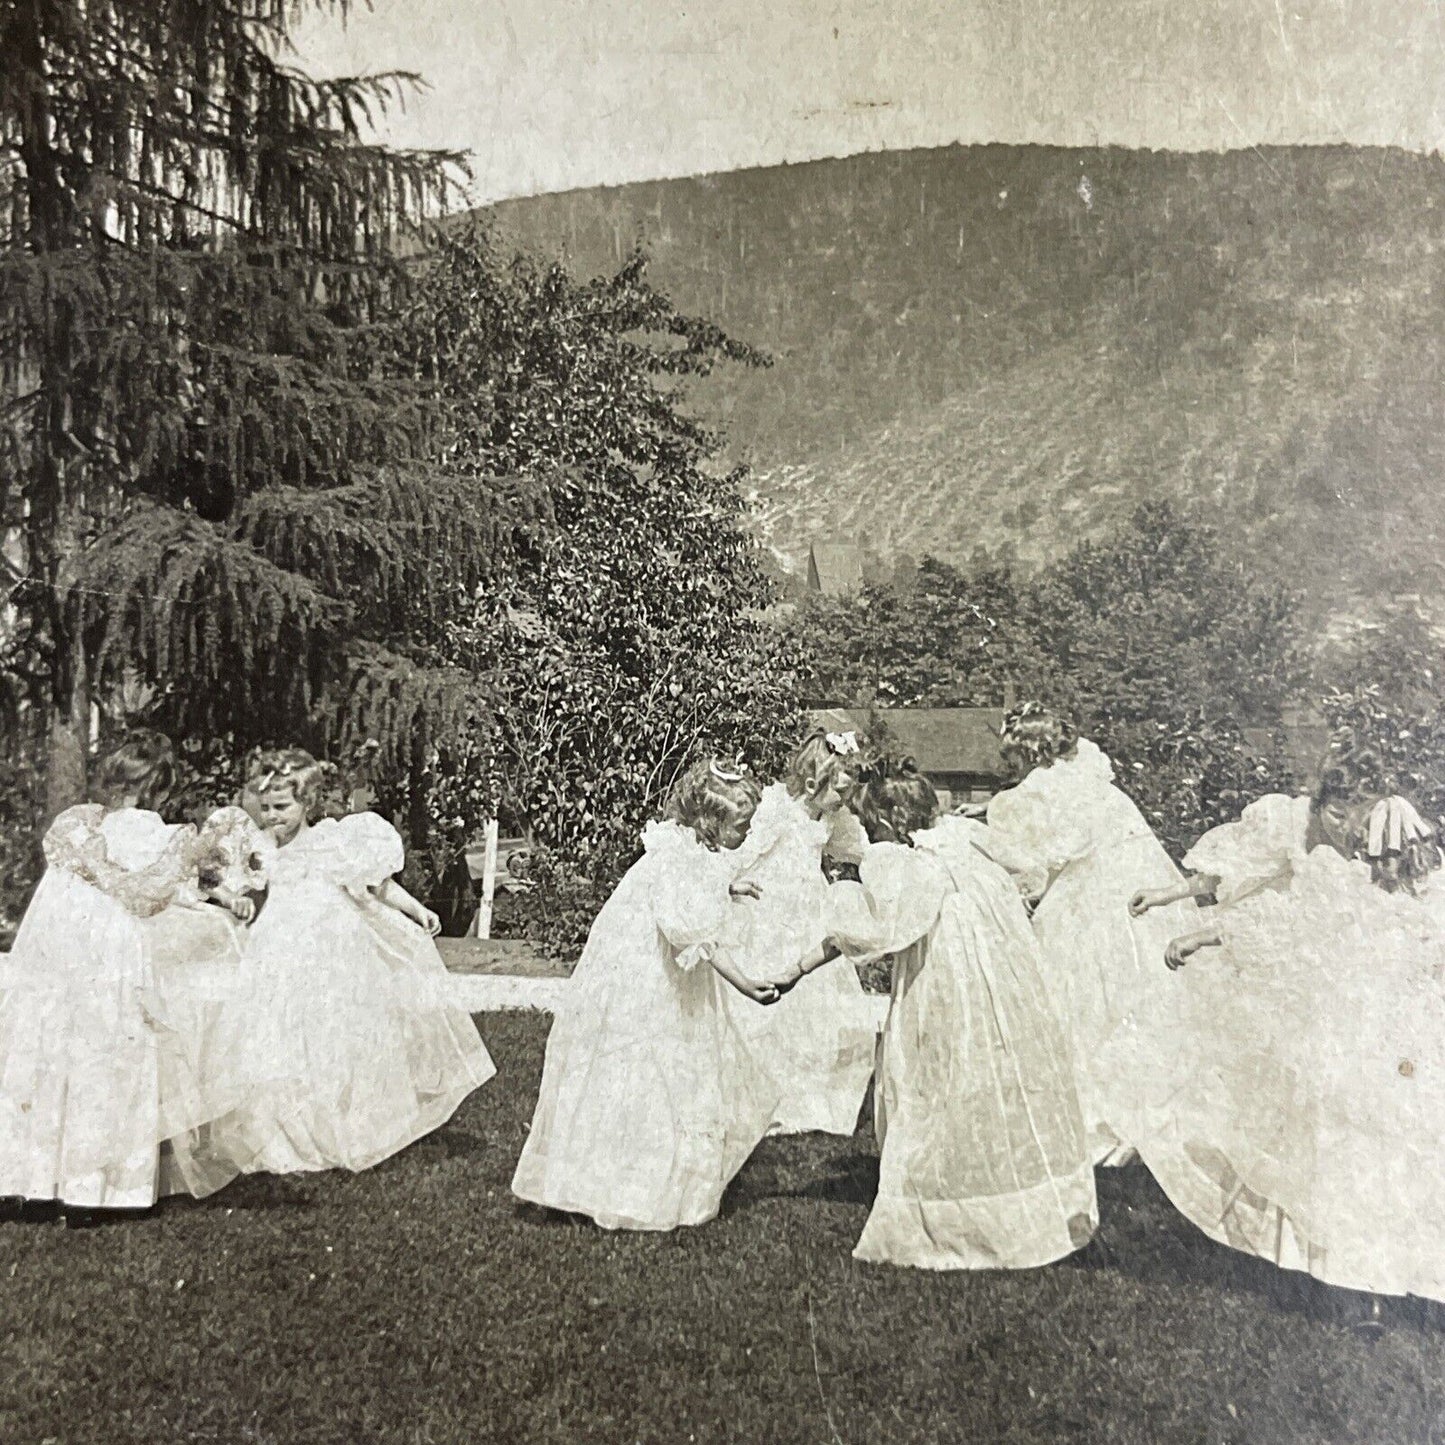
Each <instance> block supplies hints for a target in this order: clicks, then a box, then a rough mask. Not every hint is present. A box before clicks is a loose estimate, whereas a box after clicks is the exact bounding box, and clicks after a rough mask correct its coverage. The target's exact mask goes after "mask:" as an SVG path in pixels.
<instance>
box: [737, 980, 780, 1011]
mask: <svg viewBox="0 0 1445 1445" xmlns="http://www.w3.org/2000/svg"><path fill="white" fill-rule="evenodd" d="M737 987H738V992H739V993H741V994H743V995H744V996H746V997H747V998H750V999H752V1001H753V1002H754V1003H760V1004H770V1003H777V1001H778V999H779V998H780V997H781V996H782V995H781V990H780V989H779V988H778V986H777V984H773V983H754V982H753V981H752V979H750V978H748V977H747V975H746V974H739V975H738V978H737Z"/></svg>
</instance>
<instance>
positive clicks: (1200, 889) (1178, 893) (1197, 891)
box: [1129, 873, 1219, 918]
mask: <svg viewBox="0 0 1445 1445" xmlns="http://www.w3.org/2000/svg"><path fill="white" fill-rule="evenodd" d="M1218 887H1219V879H1218V878H1216V877H1215V876H1214V874H1212V873H1195V874H1192V875H1191V876H1190V877H1188V878H1181V879H1180V880H1179V882H1178V883H1174V884H1171V885H1170V886H1169V887H1168V888H1141V889H1140V890H1139V891H1138V892H1137V893H1136V894H1135V895H1134V896H1133V897H1132V898H1131V899H1130V900H1129V913H1130V915H1131V916H1132V917H1134V918H1142V917H1143V916H1144V914H1146V913H1148V912H1149V910H1150V909H1151V908H1165V907H1167V906H1168V905H1169V904H1171V903H1180V902H1182V901H1183V900H1184V899H1186V898H1213V897H1214V893H1215V890H1216V889H1217V888H1218Z"/></svg>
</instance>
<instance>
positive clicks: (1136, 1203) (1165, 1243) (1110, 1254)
mask: <svg viewBox="0 0 1445 1445" xmlns="http://www.w3.org/2000/svg"><path fill="white" fill-rule="evenodd" d="M1097 1180H1098V1191H1099V1218H1100V1223H1099V1230H1098V1233H1097V1234H1096V1235H1095V1236H1094V1238H1093V1240H1092V1241H1090V1243H1089V1244H1088V1245H1087V1246H1086V1247H1085V1248H1084V1249H1082V1250H1080V1251H1079V1252H1078V1253H1077V1254H1074V1255H1071V1256H1070V1257H1069V1258H1067V1259H1065V1260H1062V1261H1061V1262H1060V1267H1061V1268H1064V1269H1072V1270H1079V1271H1082V1272H1084V1273H1090V1274H1111V1275H1115V1276H1118V1277H1121V1278H1124V1279H1128V1280H1132V1281H1133V1282H1134V1283H1136V1284H1141V1285H1148V1286H1179V1285H1184V1286H1199V1287H1203V1288H1209V1289H1217V1290H1224V1291H1227V1292H1229V1293H1231V1294H1240V1295H1249V1296H1251V1297H1253V1298H1255V1299H1257V1300H1259V1301H1261V1302H1262V1303H1263V1304H1265V1305H1266V1307H1268V1308H1269V1309H1271V1310H1274V1311H1277V1312H1279V1313H1281V1314H1288V1315H1295V1316H1299V1317H1301V1318H1305V1319H1309V1320H1313V1321H1315V1322H1317V1323H1322V1324H1336V1325H1344V1326H1356V1325H1368V1324H1370V1322H1371V1306H1372V1304H1373V1302H1374V1297H1373V1296H1371V1295H1368V1294H1364V1293H1361V1292H1359V1291H1356V1290H1348V1289H1341V1288H1339V1287H1337V1286H1335V1285H1328V1284H1324V1283H1322V1282H1321V1281H1320V1280H1317V1279H1315V1278H1314V1277H1313V1276H1311V1275H1308V1274H1304V1273H1302V1272H1300V1271H1298V1270H1289V1269H1280V1268H1279V1267H1278V1266H1277V1265H1273V1264H1271V1263H1269V1262H1268V1261H1267V1260H1263V1259H1257V1258H1255V1257H1254V1256H1252V1255H1247V1254H1243V1253H1241V1252H1240V1251H1238V1250H1234V1249H1230V1248H1228V1247H1227V1246H1225V1245H1222V1244H1217V1243H1215V1241H1214V1240H1212V1239H1210V1238H1209V1237H1208V1236H1207V1235H1205V1234H1203V1233H1202V1232H1201V1231H1200V1230H1198V1229H1196V1228H1195V1227H1194V1226H1193V1225H1192V1224H1190V1223H1189V1221H1188V1220H1187V1219H1185V1218H1184V1217H1183V1216H1182V1215H1181V1214H1179V1213H1178V1211H1177V1210H1175V1208H1174V1206H1173V1205H1172V1204H1170V1202H1169V1200H1168V1198H1167V1196H1166V1195H1165V1194H1164V1191H1163V1190H1162V1189H1160V1188H1159V1186H1158V1185H1157V1184H1156V1183H1155V1182H1154V1178H1153V1176H1152V1175H1151V1174H1150V1173H1149V1171H1148V1170H1147V1169H1145V1168H1144V1167H1143V1166H1142V1165H1139V1164H1133V1165H1129V1166H1126V1167H1125V1168H1122V1169H1101V1170H1099V1171H1098V1173H1097ZM1378 1323H1380V1324H1382V1325H1383V1326H1384V1327H1386V1328H1391V1327H1403V1328H1406V1329H1411V1330H1418V1331H1423V1332H1429V1333H1438V1332H1442V1331H1445V1307H1442V1306H1441V1305H1438V1304H1436V1303H1434V1302H1432V1301H1429V1300H1421V1299H1413V1298H1409V1299H1400V1298H1381V1299H1380V1301H1379V1317H1378Z"/></svg>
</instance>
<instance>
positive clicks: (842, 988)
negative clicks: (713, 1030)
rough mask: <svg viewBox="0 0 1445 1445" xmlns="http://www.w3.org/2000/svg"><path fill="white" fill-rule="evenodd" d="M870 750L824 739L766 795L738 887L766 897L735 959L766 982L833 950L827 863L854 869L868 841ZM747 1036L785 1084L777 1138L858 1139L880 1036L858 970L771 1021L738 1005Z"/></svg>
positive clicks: (753, 911)
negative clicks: (857, 791) (852, 802)
mask: <svg viewBox="0 0 1445 1445" xmlns="http://www.w3.org/2000/svg"><path fill="white" fill-rule="evenodd" d="M861 762H862V747H861V744H860V742H859V740H858V737H857V735H856V734H855V733H826V732H822V731H819V732H815V733H813V734H811V735H810V736H809V737H808V738H806V739H805V740H804V741H803V743H802V744H801V746H800V747H799V748H798V749H797V750H796V751H795V752H794V754H793V756H792V758H791V759H790V760H789V763H788V768H787V774H786V776H785V778H784V779H783V781H782V782H777V783H774V784H772V785H771V786H770V787H768V788H765V789H764V790H763V794H762V799H761V801H760V802H759V804H758V809H757V812H756V813H755V814H754V815H753V820H752V822H751V824H750V825H749V827H748V836H747V838H746V839H745V840H744V841H743V844H742V846H741V848H740V849H739V850H738V851H739V859H740V861H739V875H738V876H739V877H740V878H743V879H746V880H747V881H749V882H751V883H754V884H756V885H757V889H758V892H759V897H758V899H757V901H756V903H755V904H754V905H752V906H751V907H749V908H748V909H747V910H746V912H745V914H743V915H742V920H741V921H742V922H743V925H744V926H743V927H742V930H741V932H740V933H739V935H738V937H737V938H736V939H735V940H734V950H735V954H736V957H737V958H738V960H739V963H740V964H741V966H742V968H743V969H744V971H745V972H746V973H747V974H748V975H749V976H750V977H752V978H756V979H758V980H759V981H760V982H764V983H768V982H774V981H777V980H778V979H782V978H787V977H790V976H791V974H792V970H793V968H794V966H795V964H796V962H797V960H798V959H799V958H801V957H803V956H804V955H806V954H810V953H812V952H813V951H814V950H815V949H816V948H817V947H818V946H819V945H820V944H821V943H822V941H823V914H824V908H825V904H826V900H827V896H828V880H827V877H826V876H825V875H824V872H823V858H824V855H825V854H827V855H828V856H830V857H832V858H834V859H835V860H837V861H839V862H850V863H851V862H856V861H857V860H858V859H859V858H860V857H861V856H862V852H863V849H864V848H865V847H866V846H867V838H866V837H865V836H864V834H863V831H862V827H861V825H860V824H859V822H858V820H857V818H856V817H855V816H854V815H853V814H852V813H851V812H850V811H849V809H848V807H847V800H848V798H849V797H850V796H851V794H852V792H853V789H854V787H855V786H856V784H857V778H858V769H859V766H860V764H861ZM732 1005H733V1008H734V1013H735V1014H736V1016H737V1021H738V1023H739V1025H740V1026H741V1027H742V1028H743V1029H744V1030H745V1032H746V1033H747V1034H748V1037H749V1038H750V1039H751V1041H752V1044H753V1047H754V1049H755V1050H756V1051H757V1053H758V1056H759V1057H760V1058H763V1059H765V1060H766V1061H767V1065H768V1068H769V1070H770V1072H771V1073H772V1074H774V1075H775V1076H776V1077H777V1079H778V1080H779V1081H780V1083H781V1084H782V1090H783V1092H782V1097H781V1099H780V1101H779V1106H778V1115H777V1117H776V1118H775V1119H774V1120H773V1128H772V1132H774V1133H782V1134H800V1133H806V1132H809V1131H815V1130H816V1131H819V1132H823V1133H829V1134H843V1135H851V1134H852V1133H853V1131H854V1130H855V1129H856V1128H857V1127H858V1114H859V1111H860V1109H861V1108H862V1106H863V1096H864V1094H865V1093H866V1092H867V1089H868V1080H869V1078H870V1077H871V1076H872V1073H873V1056H874V1052H875V1050H876V1047H877V1039H878V1031H877V1026H876V1024H875V1022H874V1016H873V1014H872V1012H871V1010H870V1009H869V1007H868V999H867V995H866V994H864V992H863V985H862V983H861V982H860V980H859V978H858V973H857V970H856V969H854V968H853V967H852V966H851V965H849V964H842V965H840V966H839V967H837V968H830V969H827V970H825V971H824V972H822V973H818V974H814V975H811V976H809V977H808V978H806V979H804V980H803V981H802V982H801V983H800V984H798V985H797V986H796V987H795V988H794V989H793V990H792V991H791V992H789V993H788V994H787V995H786V997H784V998H783V999H782V1001H781V1002H779V1003H778V1004H777V1006H776V1007H774V1008H770V1009H768V1010H767V1011H766V1013H764V1012H762V1011H761V1010H759V1009H756V1008H751V1007H749V1006H748V1004H747V1002H746V1001H745V1000H742V999H740V998H734V999H733V1000H732Z"/></svg>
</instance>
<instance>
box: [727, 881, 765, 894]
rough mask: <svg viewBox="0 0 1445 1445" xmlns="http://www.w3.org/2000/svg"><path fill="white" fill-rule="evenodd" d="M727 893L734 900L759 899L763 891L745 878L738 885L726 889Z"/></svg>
mask: <svg viewBox="0 0 1445 1445" xmlns="http://www.w3.org/2000/svg"><path fill="white" fill-rule="evenodd" d="M728 892H729V893H730V894H732V896H733V897H734V898H761V897H762V896H763V890H762V889H761V888H759V887H758V885H757V884H756V883H754V882H753V881H752V880H751V879H750V878H745V879H743V880H742V881H741V882H739V883H734V884H732V885H731V886H730V887H729V888H728Z"/></svg>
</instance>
